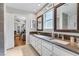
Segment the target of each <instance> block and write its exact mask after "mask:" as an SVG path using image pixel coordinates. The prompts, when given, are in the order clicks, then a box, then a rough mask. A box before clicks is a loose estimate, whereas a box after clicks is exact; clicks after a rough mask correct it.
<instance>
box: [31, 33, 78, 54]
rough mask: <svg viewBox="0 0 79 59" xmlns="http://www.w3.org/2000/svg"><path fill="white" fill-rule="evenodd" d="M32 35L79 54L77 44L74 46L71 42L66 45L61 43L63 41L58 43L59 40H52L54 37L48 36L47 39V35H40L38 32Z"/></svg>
mask: <svg viewBox="0 0 79 59" xmlns="http://www.w3.org/2000/svg"><path fill="white" fill-rule="evenodd" d="M32 35H33V36H35V37H37V38H40V39H43V40H45V41H48V42H50V43H52V44H55V45H57V46H60V47H62V48H64V49H67V50H69V51H71V52H74V53H76V54H79V47H77V46H76V45H74V46H71V45H70V44H67V45H64V44H61V43H58V42H53V41H52V40H53V39H52V37H47V39H46V38H45V36H44V37H43V35H38V34H32ZM48 38H49V39H48ZM51 39H52V40H51Z"/></svg>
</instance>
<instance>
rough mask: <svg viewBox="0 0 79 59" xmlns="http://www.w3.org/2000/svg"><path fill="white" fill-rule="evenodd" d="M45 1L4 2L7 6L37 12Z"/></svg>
mask: <svg viewBox="0 0 79 59" xmlns="http://www.w3.org/2000/svg"><path fill="white" fill-rule="evenodd" d="M45 4H46V3H6V5H7V7H9V8H15V9H19V10H23V11H27V12H30V13H37V12H38V11H39V10H40V9H41V8H42V7H43V6H44V5H45Z"/></svg>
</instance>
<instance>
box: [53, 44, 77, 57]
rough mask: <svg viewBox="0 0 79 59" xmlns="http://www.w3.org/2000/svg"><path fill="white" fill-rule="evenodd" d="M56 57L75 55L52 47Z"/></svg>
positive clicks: (60, 48) (55, 46) (57, 47)
mask: <svg viewBox="0 0 79 59" xmlns="http://www.w3.org/2000/svg"><path fill="white" fill-rule="evenodd" d="M53 52H54V53H55V54H56V55H58V56H77V54H75V53H73V52H71V51H68V50H66V49H64V48H62V47H59V46H57V45H54V51H53Z"/></svg>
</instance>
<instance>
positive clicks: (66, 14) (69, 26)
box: [56, 3, 77, 30]
mask: <svg viewBox="0 0 79 59" xmlns="http://www.w3.org/2000/svg"><path fill="white" fill-rule="evenodd" d="M56 22H57V23H56V28H57V30H58V29H60V30H77V4H76V3H69V4H63V5H62V6H60V7H58V8H57V16H56Z"/></svg>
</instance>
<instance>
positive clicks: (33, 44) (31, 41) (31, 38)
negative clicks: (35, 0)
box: [30, 35, 36, 47]
mask: <svg viewBox="0 0 79 59" xmlns="http://www.w3.org/2000/svg"><path fill="white" fill-rule="evenodd" d="M35 42H36V41H35V37H34V36H32V35H30V44H31V45H32V46H33V47H35V44H36V43H35Z"/></svg>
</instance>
